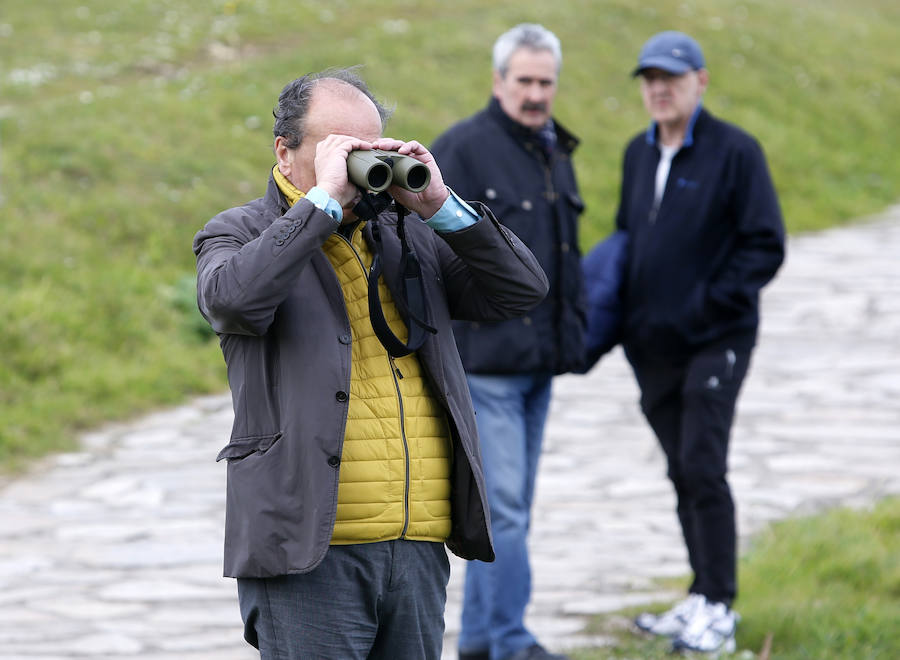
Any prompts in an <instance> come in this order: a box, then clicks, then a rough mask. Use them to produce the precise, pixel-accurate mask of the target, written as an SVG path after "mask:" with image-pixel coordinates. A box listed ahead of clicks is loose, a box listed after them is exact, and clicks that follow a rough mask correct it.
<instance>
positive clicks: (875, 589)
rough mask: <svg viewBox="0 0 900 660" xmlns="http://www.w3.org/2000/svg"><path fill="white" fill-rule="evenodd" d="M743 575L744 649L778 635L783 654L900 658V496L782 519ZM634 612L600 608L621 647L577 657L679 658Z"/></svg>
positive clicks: (604, 627) (777, 650) (829, 659)
mask: <svg viewBox="0 0 900 660" xmlns="http://www.w3.org/2000/svg"><path fill="white" fill-rule="evenodd" d="M738 578H739V581H740V590H741V594H740V598H739V600H738V602H737V603H736V605H735V609H736V610H738V611H739V612H740V614H741V617H742V620H741V623H740V625H739V627H738V636H737V641H738V649H739V653H738V654H736V655H738V656H739V655H740V652H741V651H744V652H746V651H752V652H754V653H758V652H759V651H760V650H761V649H762V648H763V646H764V644H765V640H766V637H767V636H771V657H772V658H773V659H777V660H852V659H860V660H863V659H865V660H880V659H884V660H888V659H893V658H900V626H898V625H897V623H898V621H900V499H888V500H884V501H882V502H880V503H879V504H878V505H876V506H874V507H873V508H872V509H871V510H866V511H862V512H861V511H853V510H849V509H839V510H834V511H830V512H827V513H824V514H821V515H817V516H812V517H808V518H798V519H792V520H786V521H783V522H780V523H778V524H775V525H773V526H772V527H771V528H769V529H768V530H767V531H766V532H765V533H763V534H761V535H759V536H758V537H757V538H756V539H755V540H754V544H753V546H752V547H751V548H750V550H749V551H748V552H747V553H746V556H745V557H743V559H742V560H741V562H740V567H739V575H738ZM659 609H664V607H662V606H660V607H659ZM634 614H635V611H627V612H620V613H616V614H614V615H610V616H602V617H597V618H596V620H595V621H594V622H593V625H592V627H593V630H594V631H595V632H598V633H601V634H607V635H611V636H612V637H613V638H614V639H615V640H617V643H616V646H615V647H614V648H604V649H594V650H583V651H581V652H579V653H577V654H575V656H574V657H575V658H577V660H606V659H608V658H647V659H651V660H652V659H654V658H659V659H662V658H666V657H671V656H670V655H668V653H667V649H668V645H667V644H666V643H665V642H664V641H662V640H657V639H649V638H647V637H644V636H638V635H635V634H634V633H633V631H632V630H631V629H630V626H629V625H628V621H629V620H630V619H631V617H632V616H633V615H634ZM745 654H746V653H745Z"/></svg>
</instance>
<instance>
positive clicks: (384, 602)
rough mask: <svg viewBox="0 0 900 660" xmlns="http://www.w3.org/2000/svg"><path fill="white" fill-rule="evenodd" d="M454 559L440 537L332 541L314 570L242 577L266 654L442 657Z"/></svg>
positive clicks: (299, 659)
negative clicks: (354, 542) (348, 542)
mask: <svg viewBox="0 0 900 660" xmlns="http://www.w3.org/2000/svg"><path fill="white" fill-rule="evenodd" d="M449 578H450V563H449V561H448V560H447V551H446V550H445V549H444V545H443V544H442V543H430V542H425V541H404V540H398V541H384V542H381V543H360V544H358V545H333V546H331V547H329V548H328V552H327V554H326V555H325V559H323V560H322V563H321V564H319V565H318V566H317V567H316V568H314V569H313V570H312V571H310V572H309V573H302V574H299V575H280V576H278V577H271V578H239V579H238V600H239V602H240V607H241V616H242V617H243V619H244V638H245V639H246V640H247V641H248V642H249V643H250V644H252V645H253V646H255V647H256V648H258V649H259V655H260V658H261V660H311V659H316V660H319V659H321V660H331V659H337V658H340V660H364V659H366V658H369V659H372V660H374V659H376V658H378V659H383V660H396V658H423V659H425V660H440V657H441V648H442V646H443V642H444V606H445V604H446V601H447V580H448V579H449Z"/></svg>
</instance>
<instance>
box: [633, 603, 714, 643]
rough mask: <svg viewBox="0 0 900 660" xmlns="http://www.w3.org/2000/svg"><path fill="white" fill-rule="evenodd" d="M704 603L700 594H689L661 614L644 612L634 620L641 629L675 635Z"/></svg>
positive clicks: (670, 635) (681, 630) (682, 629)
mask: <svg viewBox="0 0 900 660" xmlns="http://www.w3.org/2000/svg"><path fill="white" fill-rule="evenodd" d="M705 605H706V598H705V597H704V596H702V595H701V594H690V595H689V596H688V597H687V598H685V599H684V600H683V601H681V602H680V603H678V604H677V605H675V607H673V608H672V609H670V610H668V611H667V612H663V613H662V614H651V613H650V612H644V613H643V614H639V615H638V616H637V618H636V619H635V620H634V624H635V625H636V626H637V627H638V628H640V629H641V630H643V631H645V632H648V633H652V634H654V635H662V636H664V637H677V636H678V635H680V634H681V633H682V632H683V631H684V629H685V628H686V627H687V625H688V622H689V621H690V620H691V618H692V617H693V616H694V613H695V612H697V611H698V610H700V609H702V608H703V607H704V606H705Z"/></svg>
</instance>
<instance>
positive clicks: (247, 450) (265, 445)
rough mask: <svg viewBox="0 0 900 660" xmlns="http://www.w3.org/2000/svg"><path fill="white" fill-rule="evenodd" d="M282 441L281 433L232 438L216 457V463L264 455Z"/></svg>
mask: <svg viewBox="0 0 900 660" xmlns="http://www.w3.org/2000/svg"><path fill="white" fill-rule="evenodd" d="M280 439H281V432H280V431H279V432H278V433H273V434H268V435H249V436H245V437H243V438H232V440H231V442H229V443H228V444H227V445H225V446H224V447H223V448H222V451H220V452H219V455H218V456H216V462H219V461H221V460H222V459H223V458H227V459H228V460H229V461H232V460H238V459H241V458H246V457H247V456H249V455H250V454H256V453H259V454H264V453H265V452H267V451H268V450H269V448H271V446H272V445H274V444H275V443H276V442H278V440H280Z"/></svg>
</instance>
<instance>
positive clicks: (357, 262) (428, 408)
mask: <svg viewBox="0 0 900 660" xmlns="http://www.w3.org/2000/svg"><path fill="white" fill-rule="evenodd" d="M272 175H273V177H274V178H275V181H276V183H277V184H278V187H279V189H280V190H281V192H282V193H283V194H284V196H285V198H286V199H287V200H288V203H289V204H292V205H293V204H294V203H296V202H297V200H298V199H300V198H301V197H303V195H304V193H303V192H302V191H300V190H298V189H297V188H296V187H294V185H293V184H292V183H291V182H290V181H289V180H288V179H287V178H286V177H285V176H284V175H282V174H281V172H280V171H279V170H278V166H277V165H276V166H275V167H274V168H272ZM362 226H363V225H362V223H360V224H359V225H358V226H357V227H356V228H355V229H354V231H353V234H352V236H351V238H350V240H349V241H348V240H347V239H345V238H344V237H343V236H340V235H339V234H332V235H331V236H330V237H329V238H328V240H327V241H326V242H325V244H324V245H323V250H324V251H325V255H326V256H327V257H328V260H329V261H330V262H331V265H332V266H333V267H334V270H335V272H336V273H337V276H338V279H339V280H340V283H341V291H342V292H343V294H344V304H345V306H346V308H347V315H348V317H349V319H350V331H351V333H352V336H353V342H352V344H351V348H352V351H353V352H352V364H351V371H350V405H349V410H348V413H347V426H346V430H345V432H344V449H343V453H342V454H341V469H340V476H339V483H338V506H337V518H336V521H335V525H334V531H333V533H332V536H331V543H332V544H335V545H346V544H350V543H374V542H376V541H389V540H392V539H398V538H405V539H410V540H413V541H439V542H443V541H444V540H446V538H447V537H448V536H449V535H450V462H451V459H452V457H451V447H452V444H451V442H450V429H449V426H448V424H447V417H446V415H445V413H444V410H443V409H442V408H441V405H440V403H438V401H437V399H436V398H435V397H434V395H433V394H432V392H431V388H430V386H429V384H428V381H427V380H426V379H425V378H424V376H423V375H422V368H421V365H420V364H419V358H418V357H417V356H416V354H415V353H412V354H410V355H407V356H404V357H402V358H391V357H390V355H389V354H388V352H387V350H385V348H384V347H383V346H382V345H381V342H380V341H379V340H378V337H376V336H375V331H374V330H373V329H372V324H371V322H370V321H369V300H368V280H367V278H366V275H367V273H368V269H369V266H371V265H372V255H371V253H370V252H369V248H368V245H366V242H365V240H364V239H363V237H362V231H361V230H362ZM378 293H379V295H380V296H381V305H382V309H383V310H384V316H385V319H386V320H387V322H388V325H389V326H390V327H391V330H392V331H393V332H394V334H395V335H396V336H397V337H398V338H400V339H401V340H402V341H404V342H405V341H406V340H407V338H408V336H407V328H406V324H405V323H404V322H403V320H402V319H401V318H400V314H399V312H398V310H397V308H396V306H395V305H394V302H393V298H392V297H391V292H390V290H389V289H388V287H387V285H386V284H385V283H384V281H383V280H379V282H378Z"/></svg>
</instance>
